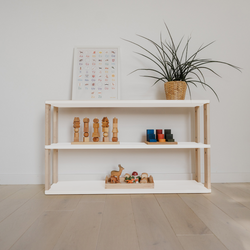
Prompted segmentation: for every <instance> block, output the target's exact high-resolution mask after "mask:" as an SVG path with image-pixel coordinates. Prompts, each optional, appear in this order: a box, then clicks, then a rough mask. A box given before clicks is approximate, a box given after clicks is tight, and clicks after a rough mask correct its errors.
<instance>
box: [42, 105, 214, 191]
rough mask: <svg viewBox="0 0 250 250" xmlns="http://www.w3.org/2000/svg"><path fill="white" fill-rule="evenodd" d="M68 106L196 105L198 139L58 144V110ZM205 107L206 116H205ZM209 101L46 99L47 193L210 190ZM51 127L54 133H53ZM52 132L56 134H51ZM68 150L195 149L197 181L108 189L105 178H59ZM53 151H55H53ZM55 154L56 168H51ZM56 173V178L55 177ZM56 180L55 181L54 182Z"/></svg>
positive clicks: (151, 106)
mask: <svg viewBox="0 0 250 250" xmlns="http://www.w3.org/2000/svg"><path fill="white" fill-rule="evenodd" d="M64 108H83V109H88V108H100V109H101V108H110V109H112V108H116V109H117V108H142V109H143V108H166V109H167V108H193V109H194V112H195V115H194V117H195V118H194V119H195V121H194V122H195V140H194V141H193V142H178V144H169V145H166V144H164V145H147V144H145V143H144V142H120V144H106V145H102V144H96V145H93V144H87V145H71V143H70V142H67V143H58V110H59V109H64ZM201 108H203V117H201V112H200V111H201V110H200V109H201ZM209 113H210V112H209V101H207V100H183V101H182V100H181V101H179V100H113V101H46V102H45V194H135V193H210V192H211V179H210V175H211V174H210V125H209V124H210V118H209ZM201 119H204V143H201V142H200V133H201V131H200V123H201ZM51 128H52V132H53V133H51ZM51 134H53V135H52V136H51ZM65 149H72V150H74V149H81V150H89V149H92V150H95V149H103V150H109V149H116V150H127V149H134V150H136V149H143V150H145V151H147V150H157V149H165V150H168V149H194V150H195V178H194V180H155V181H154V182H155V186H154V189H105V180H103V181H100V180H91V181H90V180H88V181H58V167H59V166H58V150H65ZM201 150H204V184H203V183H201V157H200V155H201ZM51 153H52V154H51ZM51 157H52V171H51V164H50V162H51ZM51 173H52V178H51ZM51 182H52V183H51Z"/></svg>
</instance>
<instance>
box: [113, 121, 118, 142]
mask: <svg viewBox="0 0 250 250" xmlns="http://www.w3.org/2000/svg"><path fill="white" fill-rule="evenodd" d="M112 132H113V137H112V141H113V142H117V141H118V119H117V118H116V117H115V118H114V119H113V130H112Z"/></svg>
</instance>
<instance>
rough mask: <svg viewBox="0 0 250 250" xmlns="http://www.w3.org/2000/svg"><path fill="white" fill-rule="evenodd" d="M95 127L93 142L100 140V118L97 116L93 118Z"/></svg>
mask: <svg viewBox="0 0 250 250" xmlns="http://www.w3.org/2000/svg"><path fill="white" fill-rule="evenodd" d="M93 129H94V132H93V133H92V137H93V142H98V141H99V137H100V134H99V132H98V129H99V119H97V118H95V119H94V120H93Z"/></svg>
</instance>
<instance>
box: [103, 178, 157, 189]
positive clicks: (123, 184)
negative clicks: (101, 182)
mask: <svg viewBox="0 0 250 250" xmlns="http://www.w3.org/2000/svg"><path fill="white" fill-rule="evenodd" d="M120 182H121V183H110V177H109V176H106V179H105V189H142V188H146V189H149V188H154V184H155V183H154V179H153V176H152V175H150V176H149V177H148V183H127V182H125V177H120Z"/></svg>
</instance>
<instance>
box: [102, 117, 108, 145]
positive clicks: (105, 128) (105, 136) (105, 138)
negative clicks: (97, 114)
mask: <svg viewBox="0 0 250 250" xmlns="http://www.w3.org/2000/svg"><path fill="white" fill-rule="evenodd" d="M102 132H103V141H104V142H109V137H108V136H109V119H108V118H107V117H103V119H102Z"/></svg>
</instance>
